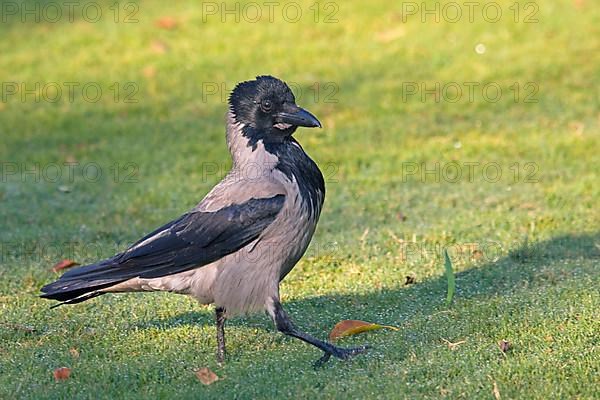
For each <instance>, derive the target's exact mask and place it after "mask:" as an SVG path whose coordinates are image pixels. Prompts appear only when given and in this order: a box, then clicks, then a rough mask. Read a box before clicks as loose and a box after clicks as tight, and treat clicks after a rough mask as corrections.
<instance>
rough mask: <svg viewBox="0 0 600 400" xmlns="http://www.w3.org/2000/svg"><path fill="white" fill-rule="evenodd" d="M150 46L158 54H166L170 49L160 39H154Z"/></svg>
mask: <svg viewBox="0 0 600 400" xmlns="http://www.w3.org/2000/svg"><path fill="white" fill-rule="evenodd" d="M150 48H151V49H152V51H153V52H155V53H156V54H165V53H166V52H167V50H169V46H167V45H166V43H164V42H161V41H160V40H153V41H152V43H150Z"/></svg>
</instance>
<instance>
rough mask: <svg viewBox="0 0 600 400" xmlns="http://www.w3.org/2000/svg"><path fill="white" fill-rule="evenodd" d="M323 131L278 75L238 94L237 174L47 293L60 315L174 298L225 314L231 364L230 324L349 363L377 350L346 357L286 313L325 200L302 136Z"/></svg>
mask: <svg viewBox="0 0 600 400" xmlns="http://www.w3.org/2000/svg"><path fill="white" fill-rule="evenodd" d="M298 127H307V128H321V127H322V126H321V122H320V121H319V120H318V119H317V118H316V117H315V116H314V115H313V114H311V113H310V112H309V111H307V110H305V109H303V108H301V107H299V106H298V105H297V104H296V99H295V96H294V93H293V92H292V90H291V89H290V87H289V86H288V85H287V84H286V83H285V82H284V81H282V80H280V79H278V78H275V77H273V76H271V75H260V76H257V77H256V78H255V79H252V80H247V81H243V82H240V83H238V84H237V85H236V86H235V88H234V89H233V90H232V92H231V93H230V96H229V99H228V111H227V116H226V142H227V146H228V149H229V153H230V155H231V158H232V166H231V169H230V170H229V172H228V173H227V174H226V175H225V176H224V178H223V179H222V180H221V181H220V182H219V183H218V184H217V185H216V186H214V187H213V189H212V190H210V191H209V192H208V194H207V195H206V196H205V197H204V198H203V199H202V200H201V201H200V202H199V203H198V204H197V205H196V206H195V207H194V208H193V209H191V210H190V211H188V212H186V213H185V214H183V215H182V216H180V217H179V218H176V219H174V220H173V221H171V222H169V223H167V224H165V225H163V226H161V227H159V228H158V229H156V230H154V231H152V232H151V233H149V234H147V235H146V236H144V237H142V238H141V239H140V240H138V241H137V242H135V243H134V244H133V245H131V246H130V247H129V248H127V249H126V250H124V251H122V252H121V253H118V254H116V255H114V256H112V257H110V258H108V259H105V260H101V261H98V262H95V263H93V264H89V265H82V266H79V267H76V268H73V269H70V270H68V271H67V272H66V273H64V274H63V275H62V276H61V277H60V278H59V279H57V280H56V281H54V282H52V283H49V284H47V285H45V286H44V287H42V288H41V292H42V294H41V295H40V297H42V298H45V299H53V300H58V301H59V302H60V303H57V304H55V305H53V307H57V306H59V305H64V304H76V303H80V302H83V301H86V300H89V299H92V298H95V297H97V296H100V295H104V294H106V293H124V292H145V291H166V292H171V293H176V294H183V295H188V296H191V297H192V298H194V299H196V300H197V301H198V302H199V303H201V304H213V305H214V307H215V319H216V331H217V351H216V359H217V362H218V363H219V364H222V363H223V362H224V361H225V358H226V346H225V330H224V327H225V322H226V320H227V319H230V318H232V317H235V316H238V315H247V314H252V313H257V312H261V311H264V312H266V314H267V315H268V316H270V317H271V319H272V321H273V322H274V325H275V327H276V329H277V330H278V331H279V332H281V333H283V334H285V335H287V336H290V337H293V338H297V339H300V340H302V341H304V342H306V343H308V344H310V345H312V346H315V347H316V348H318V349H320V350H322V351H323V355H322V356H321V358H319V359H318V360H317V361H316V362H315V366H320V365H322V364H323V363H325V362H327V361H328V360H329V359H330V358H331V357H332V356H333V357H336V358H338V359H342V360H347V359H349V358H351V357H353V356H355V355H357V354H360V353H363V352H365V351H366V350H367V349H368V346H360V347H353V348H342V347H338V346H335V345H333V344H332V343H330V342H327V341H322V340H319V339H317V338H316V337H314V336H311V335H310V334H308V333H306V332H304V331H302V330H300V329H299V328H298V327H297V326H296V325H295V324H294V322H293V321H292V319H291V318H290V317H289V315H288V314H287V313H286V311H285V310H284V308H283V306H282V304H281V300H280V293H279V284H280V282H281V281H282V280H283V279H284V278H285V277H286V275H288V273H289V272H290V271H291V270H292V269H293V268H294V266H295V265H296V263H297V262H298V261H299V260H300V259H301V257H302V256H303V254H304V253H305V251H306V249H307V247H308V245H309V243H310V241H311V239H312V236H313V234H314V232H315V229H316V226H317V222H318V220H319V216H320V214H321V210H322V208H323V203H324V200H325V182H324V179H323V175H322V173H321V171H320V170H319V168H318V166H317V164H316V163H315V162H314V161H313V160H312V159H311V158H310V157H309V156H308V155H307V154H306V152H305V151H304V149H303V148H302V147H301V146H300V144H299V143H298V141H297V140H296V139H295V138H294V136H293V134H294V133H295V132H296V130H297V128H298Z"/></svg>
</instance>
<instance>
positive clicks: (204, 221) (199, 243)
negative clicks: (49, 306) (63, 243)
mask: <svg viewBox="0 0 600 400" xmlns="http://www.w3.org/2000/svg"><path fill="white" fill-rule="evenodd" d="M284 199H285V196H284V195H282V194H279V195H276V196H274V197H270V198H262V199H254V198H253V199H250V200H248V201H247V202H245V203H243V204H233V205H230V206H228V207H224V208H222V209H220V210H218V211H214V212H198V211H194V212H190V213H188V214H184V215H183V216H181V217H180V218H178V219H176V220H174V221H172V222H170V223H168V224H166V225H164V226H162V227H161V228H159V229H157V230H155V231H154V232H152V233H150V234H149V235H147V236H145V237H144V238H142V239H140V240H139V241H138V242H136V243H135V244H133V245H132V246H131V247H130V248H129V249H127V250H126V251H124V252H123V253H120V254H118V255H116V256H114V257H112V258H110V259H108V260H105V261H102V262H100V263H97V264H92V265H86V266H83V267H79V268H75V269H73V270H70V271H68V272H67V273H65V274H64V275H63V276H62V277H61V278H60V279H59V280H58V281H57V282H54V283H52V284H50V285H47V286H46V287H44V288H42V291H44V292H47V291H48V290H51V289H52V286H53V285H56V284H60V283H62V284H63V285H64V283H66V282H65V281H82V280H83V281H102V282H118V281H124V280H127V279H130V278H135V277H139V278H157V277H161V276H165V275H171V274H175V273H178V272H183V271H186V270H189V269H192V268H197V267H200V266H203V265H206V264H209V263H211V262H213V261H216V260H218V259H220V258H222V257H224V256H226V255H228V254H231V253H234V252H235V251H237V250H239V249H241V248H242V247H244V246H246V245H247V244H249V243H251V242H252V241H254V240H255V239H257V238H258V237H259V235H260V234H261V233H262V232H263V231H264V229H265V228H266V227H267V226H269V225H270V224H271V223H272V222H273V221H274V220H275V218H276V216H277V214H278V213H279V211H281V209H282V207H283V203H284Z"/></svg>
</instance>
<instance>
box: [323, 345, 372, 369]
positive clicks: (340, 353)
mask: <svg viewBox="0 0 600 400" xmlns="http://www.w3.org/2000/svg"><path fill="white" fill-rule="evenodd" d="M368 349H369V346H368V345H365V346H360V347H353V348H350V349H344V348H341V347H335V346H332V348H331V350H330V351H325V353H324V354H323V356H322V357H321V358H319V359H318V360H317V361H316V362H315V363H314V367H315V369H317V368H320V367H322V366H323V365H324V364H325V363H326V362H327V361H329V359H330V358H331V356H334V357H336V358H339V359H340V360H347V359H349V358H350V357H353V356H355V355H357V354H361V353H364V352H365V351H367V350H368Z"/></svg>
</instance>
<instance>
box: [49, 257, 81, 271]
mask: <svg viewBox="0 0 600 400" xmlns="http://www.w3.org/2000/svg"><path fill="white" fill-rule="evenodd" d="M76 265H79V263H76V262H75V261H73V260H69V259H68V258H65V259H64V260H61V261H59V262H57V263H56V264H54V267H52V272H58V271H60V270H61V269H65V268H71V267H74V266H76Z"/></svg>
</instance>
